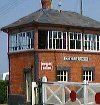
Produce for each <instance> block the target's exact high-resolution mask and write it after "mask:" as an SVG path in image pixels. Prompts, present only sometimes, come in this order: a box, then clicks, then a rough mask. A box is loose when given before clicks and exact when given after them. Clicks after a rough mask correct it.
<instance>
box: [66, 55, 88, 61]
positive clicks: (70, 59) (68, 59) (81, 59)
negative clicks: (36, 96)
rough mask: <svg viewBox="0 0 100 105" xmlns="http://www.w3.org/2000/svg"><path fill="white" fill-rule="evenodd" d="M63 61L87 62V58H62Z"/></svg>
mask: <svg viewBox="0 0 100 105" xmlns="http://www.w3.org/2000/svg"><path fill="white" fill-rule="evenodd" d="M64 60H65V61H89V58H88V57H70V56H68V57H64Z"/></svg>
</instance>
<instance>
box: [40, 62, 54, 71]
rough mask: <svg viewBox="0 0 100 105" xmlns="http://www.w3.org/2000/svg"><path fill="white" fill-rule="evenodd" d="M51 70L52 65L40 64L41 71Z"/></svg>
mask: <svg viewBox="0 0 100 105" xmlns="http://www.w3.org/2000/svg"><path fill="white" fill-rule="evenodd" d="M51 69H52V63H51V62H49V63H47V62H46V63H43V62H41V70H51Z"/></svg>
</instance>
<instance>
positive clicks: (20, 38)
mask: <svg viewBox="0 0 100 105" xmlns="http://www.w3.org/2000/svg"><path fill="white" fill-rule="evenodd" d="M32 48H33V32H32V31H28V32H21V33H17V34H14V35H10V37H9V51H19V50H24V49H32Z"/></svg>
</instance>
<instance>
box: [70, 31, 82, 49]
mask: <svg viewBox="0 0 100 105" xmlns="http://www.w3.org/2000/svg"><path fill="white" fill-rule="evenodd" d="M69 50H82V33H77V32H69Z"/></svg>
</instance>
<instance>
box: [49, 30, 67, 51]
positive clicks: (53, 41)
mask: <svg viewBox="0 0 100 105" xmlns="http://www.w3.org/2000/svg"><path fill="white" fill-rule="evenodd" d="M54 33H56V35H55V36H54ZM59 33H61V38H59ZM64 34H65V38H66V39H65V48H64ZM50 40H51V42H50ZM57 41H58V43H60V41H61V43H60V44H59V46H58V47H59V48H57ZM50 44H51V46H50ZM60 47H61V48H60ZM48 49H51V50H67V32H62V31H48Z"/></svg>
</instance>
